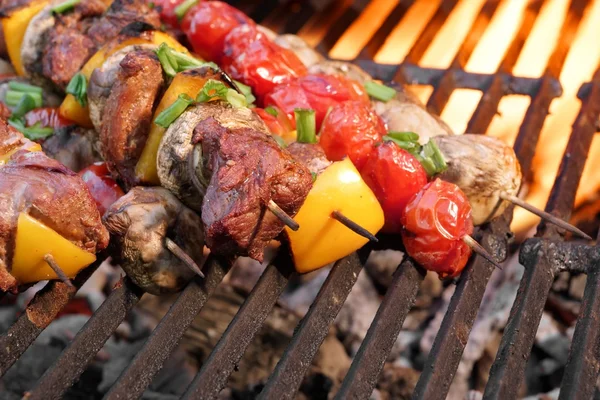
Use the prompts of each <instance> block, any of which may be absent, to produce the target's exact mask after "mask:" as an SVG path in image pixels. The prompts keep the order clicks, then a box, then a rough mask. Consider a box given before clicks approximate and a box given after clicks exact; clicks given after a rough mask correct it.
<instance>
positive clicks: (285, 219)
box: [267, 200, 300, 231]
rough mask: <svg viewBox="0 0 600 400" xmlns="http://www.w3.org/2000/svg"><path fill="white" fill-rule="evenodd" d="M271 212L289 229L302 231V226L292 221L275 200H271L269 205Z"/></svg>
mask: <svg viewBox="0 0 600 400" xmlns="http://www.w3.org/2000/svg"><path fill="white" fill-rule="evenodd" d="M267 207H268V208H269V210H270V211H271V212H272V213H273V214H275V216H276V217H277V218H279V219H280V220H281V222H283V223H284V224H285V225H286V226H287V227H288V228H290V229H291V230H293V231H297V230H298V229H300V225H298V223H297V222H296V221H294V220H293V219H292V217H290V216H289V215H288V214H287V213H286V212H285V211H283V210H282V209H281V207H279V206H278V205H277V203H275V202H274V201H273V200H269V204H268V205H267Z"/></svg>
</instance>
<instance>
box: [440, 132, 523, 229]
mask: <svg viewBox="0 0 600 400" xmlns="http://www.w3.org/2000/svg"><path fill="white" fill-rule="evenodd" d="M433 141H434V142H435V144H437V146H438V147H439V149H440V150H441V152H442V154H443V155H444V159H445V160H446V163H447V164H448V169H447V170H446V171H444V172H443V173H442V174H441V175H440V178H442V179H443V180H445V181H448V182H452V183H454V184H456V185H457V186H458V187H460V189H461V190H462V191H463V192H464V193H465V194H466V195H467V197H468V198H469V202H470V203H471V208H472V216H473V223H474V224H475V225H480V224H483V223H485V222H488V221H490V220H491V219H493V218H494V217H497V216H499V215H500V214H502V212H504V210H505V209H506V207H508V204H509V203H508V202H507V201H504V200H502V199H501V198H500V196H501V193H503V192H504V193H507V194H508V195H513V196H516V195H517V193H518V191H519V188H520V186H521V178H522V176H521V166H520V165H519V161H518V160H517V157H516V155H515V153H514V151H513V149H512V147H510V146H508V145H506V144H505V143H504V142H502V141H501V140H499V139H496V138H494V137H490V136H484V135H473V134H465V135H451V136H436V137H434V138H433Z"/></svg>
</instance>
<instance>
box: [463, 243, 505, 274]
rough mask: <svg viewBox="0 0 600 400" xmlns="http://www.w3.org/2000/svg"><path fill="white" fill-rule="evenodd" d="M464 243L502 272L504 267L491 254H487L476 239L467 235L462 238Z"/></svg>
mask: <svg viewBox="0 0 600 400" xmlns="http://www.w3.org/2000/svg"><path fill="white" fill-rule="evenodd" d="M462 240H463V242H465V243H466V244H467V246H469V247H470V248H471V249H472V250H473V251H474V252H475V253H477V254H479V255H480V256H481V257H483V258H485V259H486V260H487V261H488V262H490V263H492V264H493V265H494V267H496V268H498V269H499V270H502V266H501V265H500V264H498V262H497V261H496V260H495V259H494V257H492V255H491V254H490V253H488V252H487V250H486V249H484V248H483V246H481V245H480V244H479V243H477V241H476V240H475V239H473V238H472V237H471V236H469V235H465V236H463V238H462Z"/></svg>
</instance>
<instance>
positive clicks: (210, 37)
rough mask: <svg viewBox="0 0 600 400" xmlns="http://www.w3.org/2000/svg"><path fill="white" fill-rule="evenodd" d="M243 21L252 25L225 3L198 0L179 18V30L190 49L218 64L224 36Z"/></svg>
mask: <svg viewBox="0 0 600 400" xmlns="http://www.w3.org/2000/svg"><path fill="white" fill-rule="evenodd" d="M169 1H177V0H169ZM175 18H177V17H175ZM246 24H248V25H252V26H254V25H255V24H254V21H252V20H251V19H250V18H248V16H246V14H244V13H243V12H241V11H240V10H238V9H236V8H234V7H232V6H230V5H229V4H226V3H223V2H221V1H210V2H204V1H202V2H200V3H198V4H196V5H195V6H193V7H192V8H190V9H189V10H188V12H187V13H186V14H185V16H184V17H183V19H182V20H181V30H182V31H183V32H184V33H185V34H186V36H187V38H188V40H189V41H190V44H191V45H192V48H193V49H194V52H196V53H198V55H200V56H201V57H203V58H204V59H206V60H209V61H214V62H216V63H219V64H220V62H221V58H222V56H223V49H224V41H225V37H226V36H227V34H228V33H229V32H231V31H232V30H233V29H234V28H236V27H238V26H240V25H246Z"/></svg>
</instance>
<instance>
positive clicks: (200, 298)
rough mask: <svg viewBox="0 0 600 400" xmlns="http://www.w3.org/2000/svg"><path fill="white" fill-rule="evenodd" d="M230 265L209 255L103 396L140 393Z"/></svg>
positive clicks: (126, 395) (133, 397)
mask: <svg viewBox="0 0 600 400" xmlns="http://www.w3.org/2000/svg"><path fill="white" fill-rule="evenodd" d="M231 265H232V261H231V260H222V259H219V258H217V257H215V256H210V258H209V259H208V260H207V261H206V265H205V267H204V272H205V275H206V277H205V278H204V279H202V280H194V281H192V282H191V283H190V284H189V285H188V286H187V287H186V288H185V290H184V291H183V292H182V293H181V295H179V297H178V298H177V301H175V303H174V304H173V305H172V306H171V309H170V310H169V312H168V313H167V314H166V315H165V316H164V317H163V319H162V320H161V321H160V324H159V325H158V326H157V327H156V329H155V330H154V332H152V335H151V336H150V337H149V338H148V340H147V341H146V344H144V347H143V348H142V350H140V352H139V353H138V354H137V355H136V357H135V358H134V360H133V361H132V362H131V364H129V366H128V367H127V369H126V370H125V371H124V372H123V373H122V374H121V376H120V377H119V379H118V380H117V382H116V383H115V384H114V386H113V387H112V388H111V390H110V391H109V392H108V394H107V395H106V398H107V399H137V398H139V397H140V396H141V395H142V393H143V392H144V390H145V389H146V387H148V385H150V383H151V382H152V378H153V377H154V375H155V374H156V373H157V372H158V371H159V370H160V369H161V367H162V365H163V364H164V362H165V361H166V360H167V359H168V358H169V355H170V354H171V353H172V352H173V350H174V349H175V347H176V346H177V344H178V343H179V341H180V340H181V337H182V336H183V334H184V333H185V331H186V329H187V327H188V326H190V324H191V323H192V322H193V321H194V318H195V317H196V315H197V314H198V313H199V312H200V310H202V307H204V304H206V301H207V300H208V298H209V297H210V296H211V295H212V293H213V291H214V290H215V288H216V287H217V286H218V285H219V283H221V281H222V280H223V277H224V276H225V274H227V271H229V268H230V267H231Z"/></svg>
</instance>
